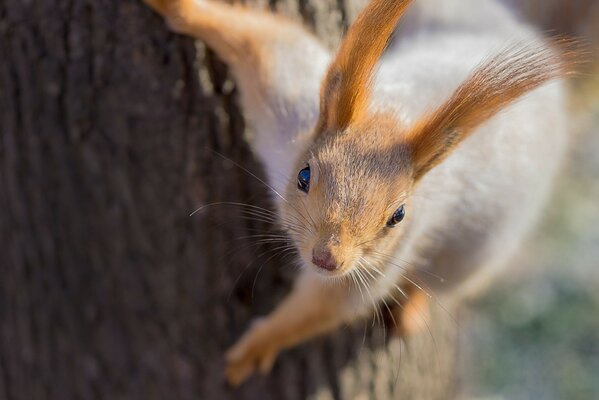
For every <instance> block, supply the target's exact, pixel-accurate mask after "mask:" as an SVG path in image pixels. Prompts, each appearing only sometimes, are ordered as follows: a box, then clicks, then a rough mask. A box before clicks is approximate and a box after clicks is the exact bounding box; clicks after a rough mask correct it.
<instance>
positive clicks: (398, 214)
mask: <svg viewBox="0 0 599 400" xmlns="http://www.w3.org/2000/svg"><path fill="white" fill-rule="evenodd" d="M405 216H406V210H405V207H404V205H403V204H402V205H401V207H399V208H398V209H397V210H395V212H394V213H393V215H392V216H391V218H389V221H387V226H388V227H389V228H393V227H394V226H395V225H397V224H399V223H400V222H401V220H402V219H403V218H404V217H405Z"/></svg>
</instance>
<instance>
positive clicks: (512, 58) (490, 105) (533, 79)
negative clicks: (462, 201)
mask: <svg viewBox="0 0 599 400" xmlns="http://www.w3.org/2000/svg"><path fill="white" fill-rule="evenodd" d="M556 44H558V45H560V46H559V47H558V48H562V49H563V50H562V51H554V50H553V49H551V48H548V47H547V46H546V45H543V46H537V47H529V46H523V45H522V46H514V47H510V48H507V49H505V50H504V51H502V52H500V53H499V54H498V55H496V56H495V57H493V58H492V59H490V60H489V61H487V62H486V63H484V64H483V65H482V66H481V67H479V68H478V69H477V70H476V71H474V72H473V73H472V74H471V75H470V77H469V78H468V79H467V80H466V81H465V82H464V83H463V84H462V85H460V87H459V88H458V89H457V90H456V91H455V92H454V93H453V95H452V96H451V97H450V98H449V99H448V100H447V101H445V103H443V104H442V105H441V106H440V107H439V108H437V109H436V110H435V111H433V112H431V113H430V114H429V115H427V116H426V117H424V118H422V119H421V120H420V121H419V122H417V123H416V124H415V126H414V127H413V128H412V129H410V130H409V132H408V134H407V136H406V140H407V142H408V143H409V146H410V148H411V149H412V164H413V168H414V177H415V179H416V180H418V179H420V178H421V177H422V176H423V175H424V174H425V173H426V172H428V171H429V170H430V169H431V168H433V167H434V166H435V165H437V164H439V163H440V162H441V161H443V159H445V157H446V156H447V155H448V154H449V153H450V151H451V150H452V149H453V148H454V147H455V146H456V145H457V144H458V143H460V142H461V141H462V140H464V139H465V138H467V137H468V136H469V135H470V133H472V132H473V131H474V129H475V128H477V127H478V126H479V125H480V124H482V123H483V122H485V121H486V120H488V119H489V118H491V117H492V116H493V115H495V114H496V113H498V112H499V111H501V109H503V108H504V107H506V106H508V105H509V104H511V103H512V102H513V101H515V100H516V99H518V98H519V97H521V96H522V95H524V94H526V93H528V92H530V91H531V90H533V89H536V88H538V87H539V86H541V85H543V84H544V83H546V82H548V81H550V80H553V79H556V78H560V77H564V76H567V75H570V74H572V73H573V72H574V67H575V66H576V65H577V64H578V61H579V57H578V55H577V53H575V52H574V51H572V50H570V49H569V48H570V47H571V45H572V44H573V42H571V41H561V42H559V43H556Z"/></svg>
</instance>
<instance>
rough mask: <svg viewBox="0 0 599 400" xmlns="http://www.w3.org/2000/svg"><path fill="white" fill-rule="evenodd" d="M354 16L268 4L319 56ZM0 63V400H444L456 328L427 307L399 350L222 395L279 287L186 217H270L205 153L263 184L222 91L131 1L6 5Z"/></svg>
mask: <svg viewBox="0 0 599 400" xmlns="http://www.w3.org/2000/svg"><path fill="white" fill-rule="evenodd" d="M359 5H360V2H358V1H350V0H347V1H341V0H326V1H325V0H281V1H270V6H271V7H272V8H274V9H277V10H278V11H279V12H283V13H286V14H288V15H291V16H293V17H295V18H298V19H299V18H302V19H303V20H304V21H306V22H307V23H308V24H309V25H310V26H312V27H313V28H314V30H315V32H316V33H317V34H318V35H319V36H320V37H322V38H323V39H324V40H325V42H327V43H328V44H329V45H334V44H335V43H336V42H337V41H338V39H339V37H340V32H341V31H342V30H343V28H345V27H347V24H348V21H349V20H351V19H352V18H353V17H354V16H355V14H356V12H357V10H358V9H359ZM0 56H1V58H2V62H1V63H0V129H1V132H0V137H1V140H0V210H1V211H0V243H1V244H0V268H1V270H0V271H1V276H0V399H24V400H25V399H26V400H31V399H57V400H58V399H60V400H67V399H111V400H118V399H144V400H146V399H304V398H314V399H329V398H337V399H359V398H361V399H375V398H378V399H390V398H394V399H395V398H402V399H447V398H449V397H451V396H452V393H453V387H454V368H453V365H454V360H455V354H456V351H455V346H454V343H455V325H454V323H453V322H448V321H449V318H447V315H446V312H445V311H443V310H442V309H441V308H440V307H435V309H436V311H435V314H436V315H437V316H438V317H439V318H434V319H433V322H432V323H431V326H430V334H429V332H428V330H425V333H424V334H423V335H421V336H419V337H416V338H414V339H409V340H407V342H402V343H401V346H400V344H399V342H398V340H388V339H389V338H388V337H387V338H386V339H387V340H385V338H384V337H383V334H384V330H383V329H381V328H374V329H371V328H370V325H371V322H370V321H367V322H365V323H358V324H356V326H355V327H353V328H344V329H341V330H339V331H338V332H336V333H334V334H332V335H329V336H327V337H325V338H321V339H318V340H314V341H312V342H310V343H307V344H306V345H303V346H301V347H300V348H298V349H294V350H291V351H288V352H285V353H283V354H282V355H281V357H280V358H279V360H278V361H277V364H276V366H275V368H274V370H273V372H272V373H271V374H270V375H269V376H268V377H257V378H253V379H252V380H250V381H249V382H248V383H247V384H245V385H243V386H242V387H241V388H239V389H235V390H234V389H230V388H228V387H227V386H226V385H225V384H224V374H223V369H224V362H223V353H224V351H225V350H226V349H227V348H228V347H229V346H230V345H231V344H232V343H233V342H234V341H235V340H236V339H237V338H238V337H239V336H240V334H241V333H242V332H243V330H244V329H245V328H246V327H247V325H248V323H249V321H250V320H251V318H252V317H255V316H258V315H261V314H265V313H267V312H268V311H269V310H271V309H272V308H273V307H274V306H275V304H276V303H277V302H278V301H279V300H280V299H281V297H282V296H283V295H284V294H285V293H286V291H287V290H288V288H289V284H290V282H291V280H292V275H293V271H292V269H291V268H288V267H286V266H287V265H289V261H288V258H287V259H285V257H280V256H277V257H273V258H271V259H269V257H271V254H275V253H276V250H277V249H276V246H268V245H257V244H256V239H253V238H248V237H247V236H251V235H253V234H255V233H261V232H269V231H273V230H274V228H273V227H271V226H269V225H268V224H266V223H261V222H258V221H251V220H247V219H244V217H243V213H241V211H240V210H239V209H236V208H234V207H228V206H224V205H223V206H214V207H211V208H210V209H209V212H204V213H200V215H195V216H193V217H190V216H189V214H190V212H191V211H192V210H193V209H194V208H196V207H197V206H199V205H202V204H208V203H212V202H220V201H232V202H247V203H252V204H256V205H259V206H263V207H271V205H270V203H269V201H268V193H267V192H266V190H265V188H264V187H263V186H262V185H261V184H260V183H259V182H258V181H257V180H255V179H254V178H252V177H251V176H250V175H248V174H247V173H246V172H245V171H243V170H242V169H240V168H238V167H236V166H235V165H234V164H233V163H231V162H229V161H227V160H225V159H223V158H222V157H220V156H216V155H215V153H214V152H213V151H212V150H214V151H216V152H218V153H221V154H223V155H224V156H225V157H227V158H230V159H232V160H234V161H235V162H236V163H239V164H241V165H243V166H244V167H245V168H247V169H248V170H250V171H253V172H255V173H257V174H258V175H260V176H262V175H263V174H262V172H261V169H260V168H261V167H260V166H259V165H258V164H257V162H256V161H255V160H254V159H253V158H252V155H251V154H250V151H249V149H248V147H247V144H246V143H245V141H244V140H243V132H244V129H245V126H244V122H243V119H242V117H241V113H240V110H239V108H238V107H237V102H236V97H237V96H236V89H235V85H234V84H233V82H231V80H230V77H229V75H228V73H227V71H226V68H225V67H224V65H223V64H222V63H220V62H219V61H218V60H217V59H216V58H215V57H214V56H213V55H212V53H211V52H210V51H208V50H206V49H205V48H204V47H203V46H202V45H201V44H197V45H195V44H194V42H193V41H192V40H190V39H188V38H183V37H180V36H176V35H174V34H171V33H169V32H168V31H167V29H166V28H165V26H164V24H163V22H162V21H161V20H160V18H158V17H157V16H156V15H154V14H153V13H152V12H150V10H148V9H147V8H146V7H144V6H143V5H142V4H140V2H139V1H133V0H122V1H114V0H113V1H109V0H43V1H24V0H4V1H2V2H0ZM261 253H262V254H261ZM252 261H254V263H253V264H252ZM248 265H249V267H248ZM246 267H247V268H246ZM365 326H366V328H367V329H365V328H364V327H365ZM431 338H434V340H433V339H431ZM400 348H401V352H400ZM400 353H401V354H400Z"/></svg>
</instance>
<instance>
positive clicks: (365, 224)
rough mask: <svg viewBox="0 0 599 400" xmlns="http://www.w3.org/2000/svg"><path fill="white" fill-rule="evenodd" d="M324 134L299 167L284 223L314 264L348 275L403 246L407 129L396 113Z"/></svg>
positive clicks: (324, 271) (307, 261)
mask: <svg viewBox="0 0 599 400" xmlns="http://www.w3.org/2000/svg"><path fill="white" fill-rule="evenodd" d="M321 136H322V137H320V138H317V139H316V140H315V141H314V142H313V144H312V145H311V146H310V148H309V149H307V151H306V152H305V153H304V154H303V155H302V157H300V160H299V161H298V163H297V167H296V174H297V177H293V178H292V179H290V182H289V184H288V186H287V191H286V199H287V202H286V203H285V204H284V205H283V210H282V212H283V218H282V220H283V221H288V222H289V224H287V226H286V227H287V230H288V231H289V233H290V235H291V237H292V238H293V240H294V242H295V244H296V246H297V248H298V251H299V253H300V256H301V258H302V260H303V262H304V264H305V265H306V266H309V267H310V268H314V269H315V270H316V271H318V272H319V273H321V274H323V275H325V276H342V275H345V274H348V273H351V271H352V269H353V268H355V267H356V266H358V265H359V264H361V263H368V262H369V258H370V257H372V258H373V259H376V260H379V261H380V258H381V257H382V256H384V255H385V254H388V253H389V251H390V250H391V249H393V248H394V247H395V246H397V244H398V243H399V241H400V238H401V237H402V235H403V233H404V232H405V226H406V225H407V224H408V223H409V208H410V204H409V193H410V191H411V189H412V186H413V178H412V176H413V173H412V170H411V168H410V165H411V164H410V153H409V151H408V148H407V146H406V145H405V144H404V143H403V141H402V126H401V124H399V123H398V122H397V121H395V120H394V119H393V118H391V117H389V116H386V115H374V116H372V117H370V118H367V119H366V120H364V121H363V123H360V124H357V125H352V126H351V127H349V128H347V129H345V130H343V131H341V132H336V133H324V134H321ZM404 216H405V218H404ZM283 223H284V225H285V222H283Z"/></svg>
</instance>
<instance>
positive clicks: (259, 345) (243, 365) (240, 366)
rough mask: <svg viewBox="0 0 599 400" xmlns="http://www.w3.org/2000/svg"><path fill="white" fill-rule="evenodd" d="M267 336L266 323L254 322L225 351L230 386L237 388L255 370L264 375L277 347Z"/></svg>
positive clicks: (271, 364) (276, 351) (269, 366)
mask: <svg viewBox="0 0 599 400" xmlns="http://www.w3.org/2000/svg"><path fill="white" fill-rule="evenodd" d="M272 339H273V338H272V335H269V331H268V326H267V321H266V320H264V319H259V320H256V321H254V322H253V323H252V325H251V327H250V328H249V329H248V330H247V332H246V333H244V335H243V336H242V337H241V339H239V340H238V341H237V343H235V345H234V346H233V347H232V348H230V349H229V351H227V353H226V355H225V359H226V361H227V369H226V371H225V373H226V375H227V380H228V381H229V384H231V385H232V386H239V385H240V384H241V383H243V382H244V381H245V380H246V379H247V378H249V377H250V375H252V374H253V373H254V371H255V370H256V369H258V371H260V373H261V374H263V375H266V374H268V372H270V370H271V369H272V366H273V364H274V362H275V360H276V358H277V353H278V350H279V349H278V347H277V346H276V345H274V343H273V340H272Z"/></svg>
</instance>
